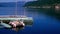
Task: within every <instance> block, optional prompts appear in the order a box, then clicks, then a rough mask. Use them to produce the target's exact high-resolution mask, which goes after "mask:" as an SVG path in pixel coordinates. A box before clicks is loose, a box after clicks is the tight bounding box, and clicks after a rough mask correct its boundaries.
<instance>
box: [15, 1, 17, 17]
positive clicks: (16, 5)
mask: <svg viewBox="0 0 60 34" xmlns="http://www.w3.org/2000/svg"><path fill="white" fill-rule="evenodd" d="M15 15H16V16H17V0H16V9H15Z"/></svg>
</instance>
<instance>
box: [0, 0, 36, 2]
mask: <svg viewBox="0 0 60 34" xmlns="http://www.w3.org/2000/svg"><path fill="white" fill-rule="evenodd" d="M17 1H18V2H19V1H21V2H23V1H24V2H29V1H36V0H17ZM0 2H16V0H0Z"/></svg>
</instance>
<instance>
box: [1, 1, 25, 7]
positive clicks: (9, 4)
mask: <svg viewBox="0 0 60 34" xmlns="http://www.w3.org/2000/svg"><path fill="white" fill-rule="evenodd" d="M24 4H25V2H17V6H18V7H22V6H23V5H24ZM15 6H16V2H4V3H0V7H15Z"/></svg>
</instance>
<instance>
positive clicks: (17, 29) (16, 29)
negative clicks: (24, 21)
mask: <svg viewBox="0 0 60 34" xmlns="http://www.w3.org/2000/svg"><path fill="white" fill-rule="evenodd" d="M23 29H24V27H20V28H12V30H14V31H16V32H17V31H19V30H23Z"/></svg>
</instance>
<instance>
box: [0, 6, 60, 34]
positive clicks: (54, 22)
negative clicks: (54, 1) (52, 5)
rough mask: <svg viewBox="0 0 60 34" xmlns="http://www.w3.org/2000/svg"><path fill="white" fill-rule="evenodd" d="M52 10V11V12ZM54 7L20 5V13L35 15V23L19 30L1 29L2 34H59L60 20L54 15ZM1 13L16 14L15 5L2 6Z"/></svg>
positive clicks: (18, 12)
mask: <svg viewBox="0 0 60 34" xmlns="http://www.w3.org/2000/svg"><path fill="white" fill-rule="evenodd" d="M50 11H51V12H50ZM54 11H55V10H53V9H30V8H29V9H26V8H22V7H18V11H17V14H18V15H26V16H30V17H33V25H32V26H25V27H24V29H21V30H19V31H18V32H16V31H14V30H11V29H4V28H2V29H0V33H1V34H59V33H60V20H59V19H58V18H57V17H56V16H55V15H53V12H54ZM0 15H15V7H0Z"/></svg>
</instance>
